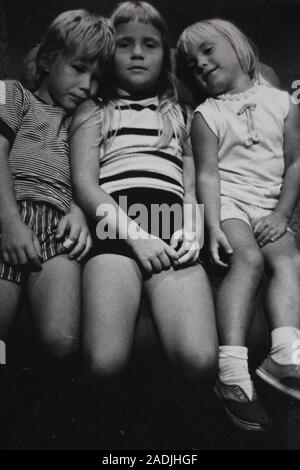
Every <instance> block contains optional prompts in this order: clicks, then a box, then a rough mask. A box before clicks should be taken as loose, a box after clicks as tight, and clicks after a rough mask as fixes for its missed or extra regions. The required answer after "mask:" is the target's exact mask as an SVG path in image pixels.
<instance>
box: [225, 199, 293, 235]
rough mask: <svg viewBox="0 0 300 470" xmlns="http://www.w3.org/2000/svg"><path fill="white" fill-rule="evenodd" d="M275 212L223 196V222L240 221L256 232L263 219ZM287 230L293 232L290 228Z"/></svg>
mask: <svg viewBox="0 0 300 470" xmlns="http://www.w3.org/2000/svg"><path fill="white" fill-rule="evenodd" d="M273 210H274V209H264V208H263V207H259V206H254V205H253V204H248V203H246V202H241V201H238V200H237V199H234V198H232V197H229V196H221V222H224V220H228V219H238V220H242V221H243V222H245V223H246V224H247V225H249V227H250V228H251V229H252V230H254V228H255V226H256V224H257V222H258V221H259V220H260V219H261V218H262V217H266V216H267V215H270V214H272V212H273ZM287 230H288V231H289V232H292V230H291V229H290V228H287Z"/></svg>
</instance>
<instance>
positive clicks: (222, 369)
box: [218, 346, 253, 400]
mask: <svg viewBox="0 0 300 470" xmlns="http://www.w3.org/2000/svg"><path fill="white" fill-rule="evenodd" d="M218 376H219V379H220V380H221V381H222V382H223V383H225V384H227V385H239V386H240V387H241V388H242V389H243V390H244V392H245V393H246V394H247V396H248V398H249V400H252V399H253V383H252V380H251V376H250V374H249V370H248V348H246V347H244V346H220V347H219V371H218Z"/></svg>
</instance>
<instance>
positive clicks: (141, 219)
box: [88, 188, 183, 259]
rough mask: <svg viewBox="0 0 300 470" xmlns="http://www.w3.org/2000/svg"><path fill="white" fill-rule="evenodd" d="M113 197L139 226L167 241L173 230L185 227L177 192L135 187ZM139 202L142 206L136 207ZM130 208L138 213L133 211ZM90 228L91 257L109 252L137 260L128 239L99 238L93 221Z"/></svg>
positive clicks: (168, 241) (114, 194)
mask: <svg viewBox="0 0 300 470" xmlns="http://www.w3.org/2000/svg"><path fill="white" fill-rule="evenodd" d="M111 196H112V197H113V198H114V200H115V201H116V202H117V204H118V205H120V206H121V207H122V208H123V209H124V210H125V212H126V213H127V214H128V213H129V214H128V215H129V216H130V217H131V218H132V219H133V220H135V221H136V222H137V223H138V224H139V226H140V227H142V228H143V229H144V230H145V231H146V232H148V233H151V234H152V235H155V236H158V237H159V238H161V239H162V240H164V241H165V242H166V243H168V244H169V243H170V239H171V237H172V235H173V233H174V232H175V231H176V230H179V229H181V228H182V222H183V219H182V199H181V198H180V197H179V196H177V195H176V194H173V193H171V192H168V191H163V190H157V189H147V188H141V189H140V188H133V189H127V190H123V191H118V192H115V193H112V194H111ZM136 204H139V205H140V204H141V205H142V206H140V207H138V206H134V205H136ZM139 209H141V210H139ZM130 210H131V211H133V212H134V213H135V214H132V213H130ZM180 215H181V216H180ZM103 226H104V224H103V225H102V227H103ZM106 228H107V225H106ZM90 230H91V234H92V238H93V247H92V249H91V251H90V252H89V254H88V259H91V258H93V257H94V256H98V255H101V254H108V253H110V254H118V255H123V256H127V257H129V258H133V259H135V256H134V253H133V252H132V250H131V248H130V247H129V245H128V244H127V243H126V240H124V239H119V238H114V234H113V238H112V237H110V238H106V239H99V237H98V236H97V233H96V224H92V225H91V226H90ZM98 232H99V224H98Z"/></svg>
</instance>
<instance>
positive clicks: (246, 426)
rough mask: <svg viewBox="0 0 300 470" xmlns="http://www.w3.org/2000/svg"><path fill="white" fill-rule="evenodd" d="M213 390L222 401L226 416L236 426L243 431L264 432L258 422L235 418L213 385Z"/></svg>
mask: <svg viewBox="0 0 300 470" xmlns="http://www.w3.org/2000/svg"><path fill="white" fill-rule="evenodd" d="M214 391H215V394H216V396H217V397H218V399H219V401H220V402H221V403H222V405H223V407H224V409H225V412H226V414H227V416H228V417H229V419H230V421H231V422H232V423H233V424H234V425H235V426H237V427H239V428H240V429H243V430H244V431H251V432H253V431H254V432H264V431H265V429H264V428H263V427H262V426H261V425H260V424H258V423H251V422H249V421H244V420H242V419H240V418H237V417H236V416H234V415H233V414H232V413H231V412H230V411H229V409H228V408H227V406H226V405H225V404H224V400H223V397H222V395H221V393H220V392H219V390H218V388H217V387H215V389H214Z"/></svg>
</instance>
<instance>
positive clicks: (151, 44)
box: [146, 41, 158, 49]
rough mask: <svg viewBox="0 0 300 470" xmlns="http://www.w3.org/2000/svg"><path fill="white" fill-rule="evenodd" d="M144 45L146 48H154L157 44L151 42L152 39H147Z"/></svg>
mask: <svg viewBox="0 0 300 470" xmlns="http://www.w3.org/2000/svg"><path fill="white" fill-rule="evenodd" d="M146 47H147V48H148V49H155V48H156V47H158V46H157V44H156V43H154V42H152V41H148V42H146Z"/></svg>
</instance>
